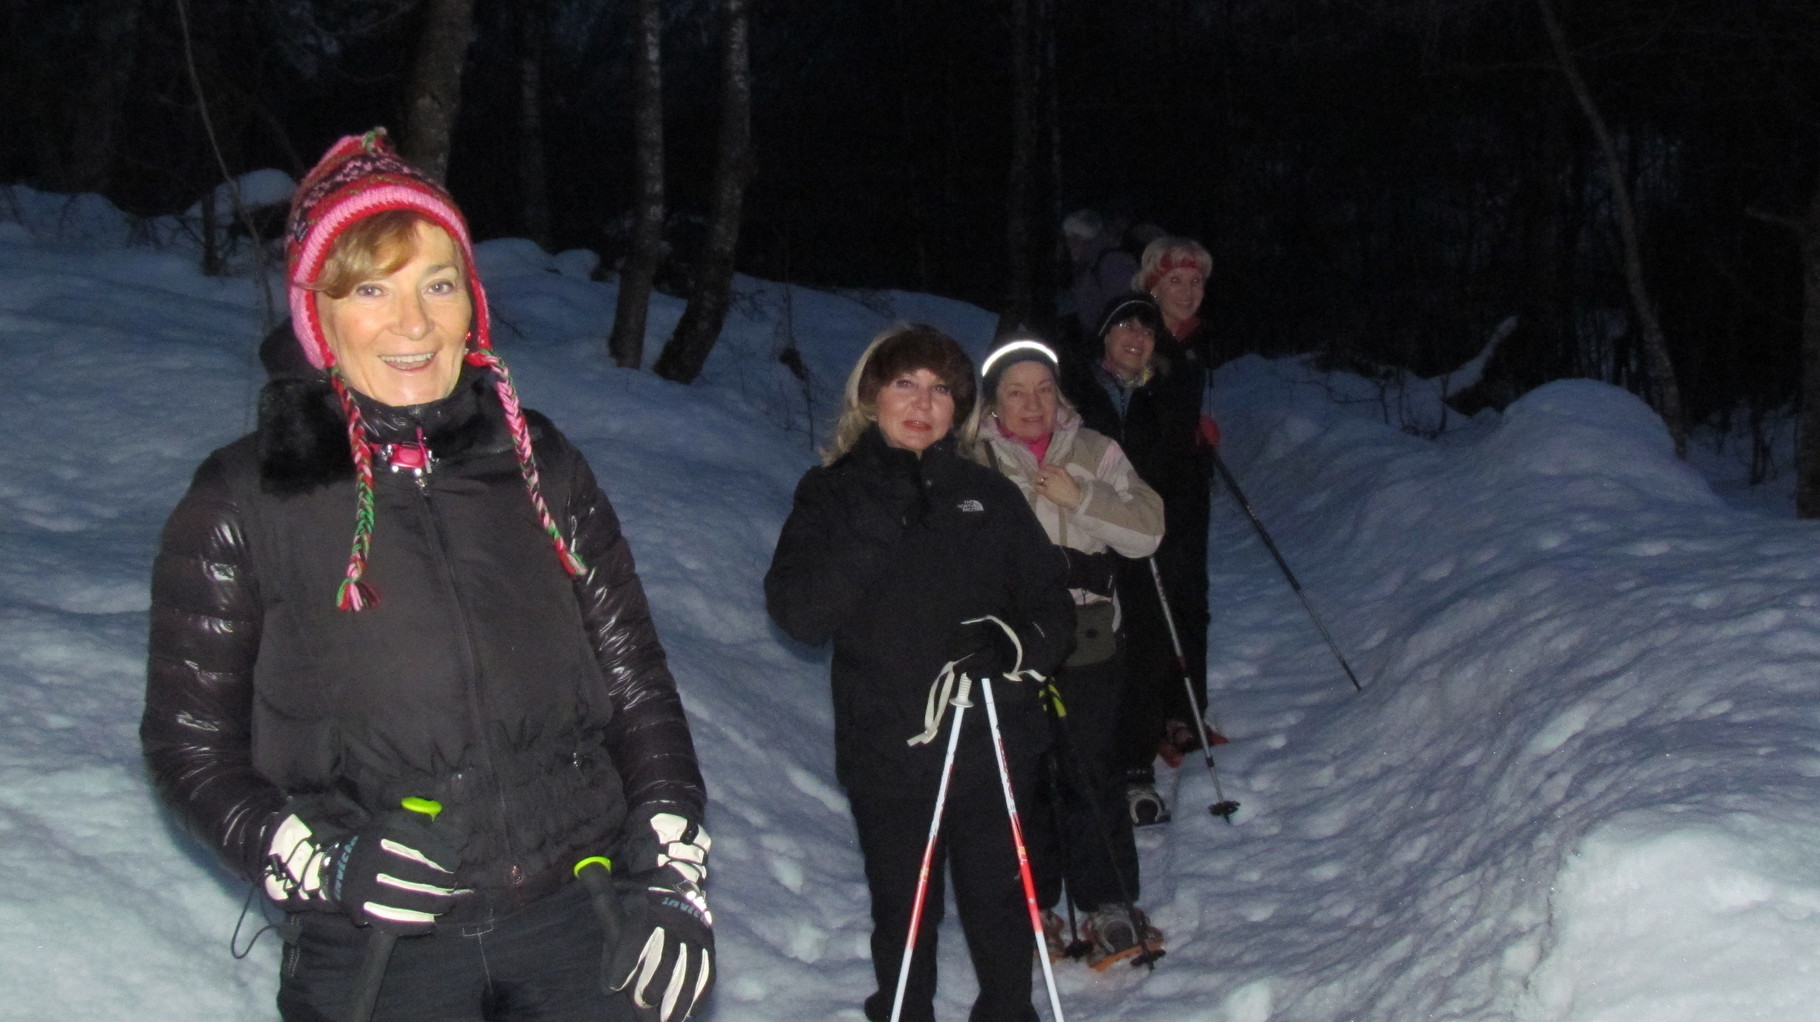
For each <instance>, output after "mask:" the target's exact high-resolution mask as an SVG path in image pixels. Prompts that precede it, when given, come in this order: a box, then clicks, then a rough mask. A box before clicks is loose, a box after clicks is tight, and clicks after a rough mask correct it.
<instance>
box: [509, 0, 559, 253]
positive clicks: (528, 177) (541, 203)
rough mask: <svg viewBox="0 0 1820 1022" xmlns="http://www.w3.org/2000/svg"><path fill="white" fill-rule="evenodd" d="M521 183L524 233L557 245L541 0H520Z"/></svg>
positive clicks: (544, 244) (517, 9) (517, 8)
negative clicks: (547, 133) (545, 127)
mask: <svg viewBox="0 0 1820 1022" xmlns="http://www.w3.org/2000/svg"><path fill="white" fill-rule="evenodd" d="M513 11H514V13H516V14H517V16H518V41H519V51H518V53H519V56H518V123H519V125H520V130H519V139H518V187H519V190H520V196H521V198H520V205H519V218H520V220H521V222H522V223H523V224H524V231H525V236H526V237H528V238H530V239H531V240H532V241H535V242H537V244H538V245H540V246H542V247H543V249H544V251H546V252H547V251H549V250H551V249H552V248H554V247H555V246H554V242H553V241H552V239H551V237H550V185H549V172H548V169H547V164H546V162H545V159H544V144H543V141H544V140H543V55H544V46H543V37H544V31H545V29H544V13H545V5H544V3H543V2H542V0H518V4H517V6H515V7H514V8H513Z"/></svg>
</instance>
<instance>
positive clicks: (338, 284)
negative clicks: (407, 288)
mask: <svg viewBox="0 0 1820 1022" xmlns="http://www.w3.org/2000/svg"><path fill="white" fill-rule="evenodd" d="M419 225H428V226H430V227H432V228H434V229H436V230H438V231H441V230H443V228H442V225H440V224H438V223H437V222H436V221H434V220H431V219H430V218H429V217H427V216H424V215H423V214H422V213H419V212H417V211H416V210H414V209H388V210H385V211H383V212H379V213H374V214H373V215H372V216H367V217H362V218H360V219H359V220H356V221H354V222H353V223H351V224H349V225H348V226H347V227H346V228H344V229H343V230H342V232H341V233H340V234H338V235H336V236H335V241H334V243H333V245H332V246H331V247H330V249H329V255H328V258H327V259H325V260H323V263H322V273H321V274H319V275H318V276H317V277H316V279H315V280H313V281H307V282H305V283H304V285H303V286H304V287H305V288H307V289H308V290H311V291H317V292H320V293H322V294H325V295H327V296H329V297H330V298H346V297H347V296H348V295H349V294H351V293H352V292H353V290H354V288H355V287H356V286H358V285H359V284H361V283H362V282H363V281H368V280H374V279H377V278H379V277H386V276H390V275H391V274H393V273H395V272H397V270H398V268H399V267H400V266H403V265H404V264H405V263H408V262H410V261H411V260H412V259H413V258H414V257H416V255H417V228H418V227H419ZM444 233H447V232H446V231H445V232H444ZM452 247H453V248H454V249H455V264H456V265H455V269H456V270H457V271H458V273H459V274H460V277H459V279H460V280H461V282H462V284H463V286H465V285H466V284H467V279H468V277H467V274H468V268H467V266H466V265H465V264H464V263H463V260H462V253H461V246H460V245H453V246H452Z"/></svg>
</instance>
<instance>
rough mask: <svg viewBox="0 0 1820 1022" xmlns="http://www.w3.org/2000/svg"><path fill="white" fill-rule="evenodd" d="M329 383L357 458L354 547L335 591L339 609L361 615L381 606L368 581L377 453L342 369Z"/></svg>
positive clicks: (331, 372)
mask: <svg viewBox="0 0 1820 1022" xmlns="http://www.w3.org/2000/svg"><path fill="white" fill-rule="evenodd" d="M329 382H330V383H331V384H333V385H334V387H335V396H336V397H338V398H340V399H341V410H342V414H343V415H344V416H345V417H346V418H347V421H348V446H349V447H350V448H352V449H353V454H354V546H353V549H352V550H350V551H349V552H348V568H347V577H345V578H343V579H342V580H341V585H340V586H339V587H337V588H336V590H335V606H336V608H337V609H340V610H345V611H348V612H349V613H358V612H359V611H362V610H365V609H366V608H368V607H371V606H372V605H374V604H375V603H378V602H379V594H378V593H375V592H374V591H373V587H372V585H371V584H370V583H368V582H367V581H366V578H365V576H366V571H367V555H368V554H369V553H370V552H371V551H372V549H373V449H372V447H371V446H370V445H368V443H367V439H366V421H365V420H363V419H362V418H361V417H360V406H358V405H356V404H355V403H354V396H353V395H352V394H350V393H349V392H348V384H347V381H346V380H344V379H342V376H341V369H340V367H339V366H337V367H334V368H331V369H330V370H329Z"/></svg>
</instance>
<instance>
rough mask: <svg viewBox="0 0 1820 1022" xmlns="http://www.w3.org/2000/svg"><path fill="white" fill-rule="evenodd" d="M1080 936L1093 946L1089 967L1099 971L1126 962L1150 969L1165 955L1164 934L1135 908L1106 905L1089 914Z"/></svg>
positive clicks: (1140, 910)
mask: <svg viewBox="0 0 1820 1022" xmlns="http://www.w3.org/2000/svg"><path fill="white" fill-rule="evenodd" d="M1081 936H1082V937H1084V938H1085V939H1086V940H1088V941H1089V942H1090V943H1091V944H1092V948H1091V950H1089V951H1088V952H1087V964H1088V965H1090V966H1092V967H1093V968H1094V969H1095V970H1097V971H1104V970H1105V969H1107V968H1110V967H1111V966H1112V964H1113V963H1114V962H1122V961H1126V960H1132V964H1134V965H1148V964H1149V963H1151V962H1154V961H1156V960H1157V959H1158V958H1161V957H1163V954H1164V951H1163V932H1162V931H1161V930H1159V929H1157V928H1156V927H1154V926H1151V925H1150V918H1149V917H1148V916H1146V915H1145V914H1144V910H1143V909H1141V908H1138V907H1137V906H1135V905H1118V904H1106V905H1101V906H1100V907H1099V908H1097V909H1095V910H1093V911H1092V912H1089V913H1087V922H1086V923H1085V924H1084V925H1083V926H1082V927H1081Z"/></svg>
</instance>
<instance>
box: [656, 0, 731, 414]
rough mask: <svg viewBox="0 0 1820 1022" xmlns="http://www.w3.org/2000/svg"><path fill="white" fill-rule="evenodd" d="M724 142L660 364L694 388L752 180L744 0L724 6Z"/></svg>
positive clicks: (664, 372) (717, 319)
mask: <svg viewBox="0 0 1820 1022" xmlns="http://www.w3.org/2000/svg"><path fill="white" fill-rule="evenodd" d="M720 16H721V32H722V33H723V35H722V37H721V82H720V140H719V145H718V151H717V152H716V154H715V163H714V208H713V212H712V214H711V215H712V217H713V220H712V223H711V224H710V225H709V227H708V237H707V240H706V241H705V242H704V243H703V245H702V254H701V261H700V267H701V271H700V273H699V274H697V276H696V279H695V292H694V293H693V294H691V295H690V296H689V307H688V308H686V309H684V310H683V314H682V319H681V320H680V321H678V322H677V324H676V332H675V333H674V334H672V335H671V336H670V340H669V343H667V344H665V345H664V350H663V354H661V355H659V356H658V358H657V365H656V366H655V368H656V370H657V375H659V376H661V377H663V378H664V379H666V380H675V381H676V382H678V383H691V382H693V381H694V380H695V378H696V377H697V376H700V375H701V369H702V366H704V365H706V364H707V361H708V353H709V352H711V351H713V350H714V342H715V341H716V340H718V339H719V338H720V330H721V327H722V326H723V325H724V324H725V323H726V320H727V306H728V304H729V303H730V301H731V299H732V294H733V257H734V254H735V253H736V252H737V250H738V248H739V227H740V213H741V210H742V209H743V208H744V206H745V200H746V182H747V181H748V180H749V179H750V178H751V176H752V73H751V69H752V61H751V43H750V35H749V32H748V29H749V26H750V18H749V17H748V15H747V9H746V0H721V3H720Z"/></svg>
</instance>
